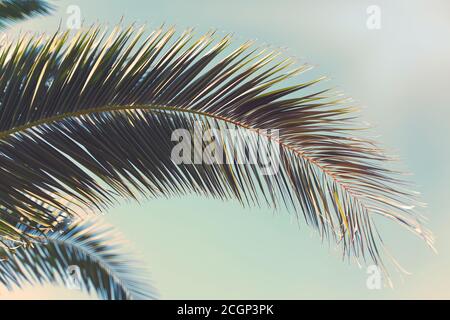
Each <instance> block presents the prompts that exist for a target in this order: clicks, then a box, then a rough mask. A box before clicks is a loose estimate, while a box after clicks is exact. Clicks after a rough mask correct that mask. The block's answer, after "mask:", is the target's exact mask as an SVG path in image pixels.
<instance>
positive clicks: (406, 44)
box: [0, 0, 450, 299]
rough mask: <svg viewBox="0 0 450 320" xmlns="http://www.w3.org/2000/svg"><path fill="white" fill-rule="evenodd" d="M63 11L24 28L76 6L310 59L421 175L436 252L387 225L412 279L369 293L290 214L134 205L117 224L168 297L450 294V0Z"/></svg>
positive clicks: (120, 211)
mask: <svg viewBox="0 0 450 320" xmlns="http://www.w3.org/2000/svg"><path fill="white" fill-rule="evenodd" d="M54 3H56V4H57V6H58V12H57V13H56V14H55V15H54V16H52V17H45V18H38V19H34V20H32V21H30V22H26V23H22V24H19V25H15V27H14V28H15V30H16V31H15V32H12V34H14V33H17V30H19V29H20V30H22V31H33V32H52V31H55V30H56V29H57V28H58V25H59V24H60V23H61V24H62V25H63V27H64V25H65V21H66V20H67V17H68V15H67V14H66V9H67V7H68V6H69V5H78V6H79V7H80V9H81V13H82V18H83V20H84V24H85V25H91V24H92V23H94V22H98V23H102V24H108V25H115V24H116V23H117V22H119V21H120V19H121V18H122V17H123V18H124V24H127V23H129V22H133V21H137V22H139V23H147V25H148V26H149V29H152V28H154V27H156V26H159V25H160V24H161V23H163V22H165V23H166V24H168V25H172V24H174V25H176V26H177V28H178V29H179V30H180V31H181V30H182V29H184V28H186V27H190V26H194V27H196V30H198V33H199V34H200V33H201V32H203V31H207V30H209V29H211V28H216V29H217V30H218V31H219V32H224V33H227V32H233V33H234V34H235V35H236V36H235V38H236V41H237V42H242V41H244V40H247V39H258V42H259V43H269V44H272V45H275V46H281V47H286V48H288V50H287V52H286V55H290V56H296V57H298V58H299V61H300V62H309V63H311V64H313V65H314V66H316V68H315V70H314V71H312V72H311V73H309V75H310V76H309V75H308V74H307V75H305V76H306V77H311V78H312V77H314V76H316V75H328V76H330V77H331V80H330V81H328V82H327V85H329V86H332V87H334V86H336V87H337V88H338V89H339V90H342V91H344V92H345V93H346V94H347V95H349V96H352V97H353V98H354V99H355V100H356V101H357V102H358V104H359V105H361V106H363V107H364V109H363V115H362V119H363V120H364V121H367V122H370V123H371V124H372V125H374V126H375V129H374V131H373V132H374V133H376V135H377V137H378V140H380V141H381V142H382V144H383V145H384V146H385V147H386V148H387V149H388V150H389V151H391V152H392V153H395V154H397V155H399V156H400V158H401V159H402V161H403V168H404V169H406V170H408V171H410V172H413V173H414V175H413V176H412V178H411V179H412V180H413V181H414V182H416V183H417V185H418V190H419V191H420V192H421V193H422V195H423V200H424V201H425V202H427V203H428V207H427V208H426V209H425V210H424V213H425V214H426V215H427V217H428V218H429V223H428V227H429V228H430V229H431V230H432V231H433V232H434V234H435V237H436V249H437V250H438V254H434V253H433V252H432V251H431V250H429V249H428V248H427V247H426V246H425V244H424V243H422V242H421V241H420V240H419V239H418V238H415V237H413V236H411V235H409V234H408V233H406V232H405V231H403V229H402V228H400V227H398V226H397V225H394V224H392V223H387V224H383V225H382V227H383V228H382V229H383V234H384V235H385V238H386V240H387V242H388V244H389V247H390V249H391V251H392V253H393V254H394V255H395V256H396V257H397V258H398V260H399V261H400V263H401V264H402V265H403V266H404V267H405V268H406V269H407V270H408V271H410V272H411V275H407V276H403V277H400V276H399V275H396V274H394V275H393V281H394V285H395V287H394V288H393V289H390V288H383V289H381V290H369V289H368V288H367V286H366V279H367V274H366V269H365V268H359V267H358V266H357V265H356V264H348V263H343V262H342V261H341V259H340V255H339V251H336V250H335V249H334V248H333V247H327V246H326V245H323V244H321V242H320V240H319V238H318V236H316V235H315V234H314V232H312V231H311V229H309V228H307V227H306V226H305V225H304V224H303V223H301V224H300V227H299V226H298V224H297V223H296V221H295V220H294V219H293V218H292V217H291V216H289V215H288V214H287V213H286V212H283V211H280V212H273V211H272V210H269V209H242V208H241V207H240V206H239V204H238V203H237V202H221V201H214V200H205V199H203V198H199V197H194V196H193V197H184V198H180V199H169V200H152V201H147V202H145V203H142V204H140V205H138V204H136V203H128V204H127V203H124V204H123V205H121V206H118V207H116V208H114V209H113V210H111V212H109V213H108V214H107V216H106V218H105V219H106V221H107V222H108V223H111V224H113V225H114V226H116V228H117V229H118V230H119V231H121V232H122V233H123V234H124V237H125V238H127V239H128V240H129V241H130V245H129V248H130V249H131V250H133V252H135V253H136V254H137V256H138V257H140V258H141V260H142V262H143V264H144V265H145V266H146V267H147V268H148V270H149V272H150V273H151V276H152V279H153V280H154V285H155V286H156V287H157V288H158V289H159V292H160V295H161V297H162V298H163V299H203V298H204V299H260V298H261V299H302V298H325V299H338V298H342V299H345V298H354V299H365V298H374V299H381V298H387V299H394V298H397V299H406V298H412V299H419V298H447V299H448V298H450V274H449V273H450V234H449V232H448V228H449V226H450V215H449V214H448V211H449V209H448V208H449V207H450V169H449V168H450V166H449V163H448V162H449V160H450V148H449V141H448V139H449V137H450V120H449V119H450V108H449V101H450V90H449V89H450V87H449V86H450V42H449V41H448V39H449V35H450V2H449V1H445V0H442V1H438V0H428V1H413V0H408V1H406V0H405V1H400V0H395V1H393V0H389V1H387V0H386V1H365V0H353V1H348V0H346V1H331V0H329V1H321V0H319V1H317V0H316V1H298V0H296V1H285V0H277V1H273V0H271V1H261V0H258V1H256V0H254V1H245V2H244V1H234V0H228V1H211V0H208V1H173V0H172V1H170V0H169V1H149V0H142V1H140V0H128V1H119V0H96V1H89V0H86V1H82V0H79V1H75V0H69V1H63V0H61V1H54ZM369 5H378V6H379V7H380V9H381V29H380V30H369V29H368V28H367V26H366V21H367V18H368V15H367V13H366V9H367V7H368V6H369ZM0 298H2V299H85V298H95V296H92V297H89V296H87V295H85V294H83V293H81V292H78V291H74V290H67V289H64V288H58V287H54V286H34V287H30V286H28V287H25V288H23V289H21V290H19V289H17V290H15V291H13V292H6V291H4V290H1V291H0Z"/></svg>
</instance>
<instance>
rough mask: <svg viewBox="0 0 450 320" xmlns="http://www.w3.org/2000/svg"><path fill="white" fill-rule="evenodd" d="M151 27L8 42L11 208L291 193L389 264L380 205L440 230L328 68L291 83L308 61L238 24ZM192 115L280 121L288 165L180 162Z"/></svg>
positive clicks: (350, 249) (2, 172)
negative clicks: (177, 153)
mask: <svg viewBox="0 0 450 320" xmlns="http://www.w3.org/2000/svg"><path fill="white" fill-rule="evenodd" d="M144 34H145V29H144V28H142V29H139V30H137V31H136V30H134V28H133V27H130V28H127V29H125V30H121V29H120V28H119V27H118V28H116V29H115V30H114V31H113V32H111V33H110V34H107V33H106V32H103V31H102V30H101V29H100V28H92V29H89V30H87V31H80V32H79V33H78V34H77V35H75V36H74V37H73V38H70V37H69V34H68V33H62V34H59V33H58V34H55V35H54V36H53V37H51V38H50V39H47V40H43V39H41V38H30V39H28V40H19V41H17V42H14V43H13V42H12V43H10V44H9V45H8V46H6V47H4V49H2V50H1V52H0V69H1V76H0V93H1V96H0V106H1V107H0V140H1V142H0V153H1V154H2V157H1V158H0V180H1V181H2V182H3V181H4V183H3V184H2V185H1V186H0V191H1V193H2V196H1V198H0V205H1V206H2V207H4V208H6V209H7V210H9V211H8V212H12V213H11V214H10V217H15V218H17V219H19V218H20V217H22V218H23V219H25V223H28V224H30V225H33V224H34V225H35V224H39V225H45V226H51V225H52V224H54V216H53V213H52V210H49V209H48V208H47V207H43V206H42V205H41V203H44V204H46V206H50V207H52V208H56V209H58V210H70V207H73V206H81V207H94V208H98V209H100V210H104V209H105V208H107V207H108V206H109V205H111V204H112V203H114V202H115V201H116V199H117V198H118V196H121V197H122V196H124V197H132V198H136V197H137V196H138V194H144V195H152V196H160V195H162V196H171V195H179V194H186V193H190V192H196V193H199V194H202V195H209V196H213V197H217V198H221V199H228V198H236V199H238V200H239V201H240V202H242V203H243V204H253V203H256V204H259V203H260V202H261V201H263V202H267V203H268V204H269V205H272V206H274V207H278V206H280V205H285V206H287V207H288V208H289V209H290V210H292V211H294V212H295V213H296V214H298V215H303V217H304V219H305V221H306V222H307V223H308V224H310V225H312V226H313V227H315V228H316V229H317V230H318V231H319V233H320V235H321V236H322V237H325V238H329V239H334V240H336V242H337V243H339V244H340V245H341V246H342V248H343V252H344V256H347V257H350V256H356V257H363V258H364V259H366V257H369V258H371V260H372V261H373V262H374V263H376V264H378V265H381V264H382V262H381V260H380V255H381V253H380V251H379V249H378V245H379V243H380V241H379V240H380V239H378V235H377V232H376V231H375V229H374V228H375V227H374V223H373V217H374V216H375V215H380V216H384V217H387V218H389V219H392V220H394V221H396V222H398V223H400V224H401V225H403V226H406V227H407V228H408V229H410V230H412V231H413V232H415V233H416V234H419V235H420V236H421V237H423V238H424V239H425V240H426V241H427V242H429V243H431V237H430V236H429V234H428V232H426V231H424V229H423V228H422V227H421V224H420V221H419V219H418V218H417V216H416V214H415V213H414V210H413V209H412V207H414V206H415V205H416V204H417V202H416V200H415V196H414V193H412V192H409V191H407V190H406V189H405V187H404V184H403V182H402V181H401V180H400V179H399V178H398V175H397V174H396V173H395V172H393V171H391V170H389V169H388V168H387V167H386V163H387V162H388V160H389V158H388V157H387V156H386V155H385V154H384V153H383V151H382V150H381V149H380V148H379V147H378V146H377V145H376V144H374V143H373V142H371V141H368V140H365V139H362V138H358V137H355V136H354V132H355V131H354V129H359V128H358V127H357V126H355V125H354V124H353V121H352V120H351V119H352V118H353V117H354V110H353V108H352V107H351V106H349V105H347V104H346V101H345V100H342V99H339V98H336V97H334V96H333V94H331V93H330V92H329V91H327V90H321V91H313V89H314V85H315V84H316V83H317V82H318V81H317V80H313V81H306V82H301V83H298V84H296V85H292V86H287V87H283V86H282V85H283V83H288V82H289V81H292V80H293V79H294V76H296V75H297V74H299V73H302V72H303V71H305V70H306V69H307V66H300V67H297V68H295V67H293V61H292V60H291V59H289V58H288V59H280V58H279V57H278V55H279V52H277V51H276V50H271V49H268V48H257V47H254V45H253V44H252V43H251V42H246V43H244V44H241V45H239V46H235V47H234V48H233V42H232V38H231V37H230V36H226V37H224V38H222V39H219V40H216V39H215V38H216V36H215V35H214V33H213V32H211V33H208V34H206V35H204V36H202V37H200V38H198V39H195V38H194V35H193V33H192V32H191V31H186V32H184V33H183V34H181V35H179V36H176V32H175V30H174V29H173V28H169V29H163V28H159V29H156V30H154V31H153V32H151V33H150V34H149V35H148V36H146V37H145V36H144ZM288 79H291V80H288ZM295 79H296V78H295ZM193 121H200V122H202V123H203V124H204V125H205V126H207V127H213V128H218V127H223V126H225V127H229V128H241V129H245V130H246V131H248V132H251V133H252V134H254V135H256V136H258V137H260V138H261V134H260V132H262V131H261V130H264V129H278V130H279V138H278V139H277V141H276V142H277V143H278V144H279V145H280V146H281V169H280V171H279V172H278V174H277V175H274V176H264V175H262V174H261V172H260V171H259V170H260V169H259V168H258V167H256V166H239V165H236V164H234V163H232V164H223V165H219V164H214V165H205V164H198V165H189V164H184V165H175V164H174V163H173V162H172V161H171V158H170V150H171V149H172V148H173V142H171V140H170V134H171V132H173V130H175V129H178V128H186V129H188V130H191V131H192V130H193V127H192V126H193V124H192V123H193ZM217 138H218V139H226V137H222V136H219V137H217ZM262 138H264V139H270V138H271V137H270V136H266V137H262ZM225 152H229V151H225ZM227 156H231V155H230V154H228V155H227ZM35 199H38V200H39V201H36V200H35ZM63 199H64V201H67V199H70V205H69V206H67V205H66V204H64V203H63V202H62V200H63ZM261 199H262V200H261ZM36 212H40V213H39V214H36ZM4 234H6V235H9V236H12V237H13V236H16V235H13V234H12V233H9V231H8V230H6V231H5V232H4Z"/></svg>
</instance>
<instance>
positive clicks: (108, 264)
mask: <svg viewBox="0 0 450 320" xmlns="http://www.w3.org/2000/svg"><path fill="white" fill-rule="evenodd" d="M61 226H62V224H60V227H59V230H54V231H53V232H50V233H48V234H47V235H46V237H45V238H43V237H42V235H39V237H42V240H41V241H36V242H34V243H33V244H32V245H31V246H30V247H19V248H17V249H16V250H14V251H9V250H8V251H5V250H1V251H0V257H2V260H1V262H0V283H1V284H3V285H4V286H5V287H6V288H8V289H10V290H11V289H13V288H14V287H21V286H22V285H23V284H25V283H30V284H34V283H40V284H44V283H52V284H58V285H68V284H69V281H68V279H69V276H70V275H69V271H70V268H69V267H70V266H77V267H78V268H79V270H80V275H79V276H80V277H79V279H78V281H79V283H73V284H72V285H79V288H77V289H80V290H83V291H85V292H87V293H92V292H96V293H97V295H98V297H99V298H101V299H108V300H110V299H114V300H123V299H153V298H155V297H156V294H155V292H154V290H153V289H152V288H151V286H149V285H148V284H147V283H148V279H147V278H146V277H145V276H143V272H142V270H140V268H138V267H136V266H135V265H134V264H135V263H134V262H133V261H132V260H131V259H130V258H129V256H127V255H125V254H124V253H123V252H122V251H123V250H122V248H121V247H122V246H121V243H120V242H119V241H118V239H117V237H116V236H115V235H114V233H113V232H112V230H111V229H110V228H109V229H108V228H105V227H103V226H99V225H96V224H95V223H93V222H92V221H90V222H89V221H88V222H84V223H72V224H70V225H69V226H66V227H64V228H62V227H61ZM36 240H37V239H36Z"/></svg>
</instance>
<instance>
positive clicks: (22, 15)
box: [0, 0, 53, 30]
mask: <svg viewBox="0 0 450 320" xmlns="http://www.w3.org/2000/svg"><path fill="white" fill-rule="evenodd" d="M52 10H53V6H52V5H51V4H50V3H49V2H48V1H45V0H1V1H0V30H1V29H3V28H5V27H6V26H8V25H9V24H10V23H12V22H17V21H21V20H25V19H28V18H31V17H34V16H37V15H45V14H49V13H50V12H51V11H52Z"/></svg>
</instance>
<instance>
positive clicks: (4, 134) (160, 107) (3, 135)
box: [0, 104, 358, 199]
mask: <svg viewBox="0 0 450 320" xmlns="http://www.w3.org/2000/svg"><path fill="white" fill-rule="evenodd" d="M130 110H154V111H173V112H182V113H189V114H193V115H199V116H204V117H208V118H213V119H216V120H221V121H224V122H227V123H230V124H234V125H236V126H239V127H241V128H243V129H246V130H250V131H252V132H255V133H257V134H258V135H260V136H263V137H265V138H267V139H272V140H273V141H275V142H276V143H278V144H279V145H280V146H282V147H283V148H286V149H288V150H290V151H291V152H293V153H295V154H297V155H298V156H299V157H301V158H302V159H304V160H306V161H307V162H309V163H311V164H313V165H314V166H316V167H317V168H318V169H319V170H320V171H321V172H323V173H324V174H325V175H327V176H329V177H330V178H331V179H332V180H333V181H334V182H335V183H336V184H337V185H339V186H341V187H342V188H343V190H344V191H345V192H347V193H348V194H349V195H350V196H352V197H353V198H355V199H358V197H357V195H356V194H355V193H354V192H352V190H351V188H350V186H348V185H347V184H345V183H343V182H342V181H341V180H339V179H338V178H337V177H336V175H335V174H334V173H333V172H331V171H330V170H328V169H326V168H325V167H324V166H322V165H321V164H320V163H318V161H317V160H315V159H313V158H312V157H310V156H308V155H306V154H305V153H304V152H303V151H302V150H299V148H294V147H292V146H290V145H289V144H287V143H285V142H283V141H281V139H279V138H278V139H276V138H273V137H272V136H270V135H268V134H265V133H264V132H262V131H261V130H259V129H256V128H253V127H251V126H249V125H247V124H244V123H242V122H239V121H235V120H232V119H229V118H227V117H223V116H219V115H216V114H212V113H209V112H203V111H197V110H191V109H186V108H180V107H173V106H167V105H158V104H151V105H126V106H120V105H109V106H104V107H99V108H91V109H85V110H80V111H76V112H68V113H64V114H60V115H56V116H52V117H48V118H44V119H40V120H37V121H32V122H30V123H28V124H25V125H22V126H18V127H15V128H12V129H10V130H7V131H4V132H0V141H2V140H5V139H6V138H8V137H9V136H12V135H14V134H17V133H20V132H23V131H26V130H28V129H31V128H34V127H37V126H41V125H50V124H52V123H54V122H58V121H62V120H64V119H66V118H72V117H82V116H87V115H90V114H93V113H103V112H113V111H119V112H120V111H130Z"/></svg>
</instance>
